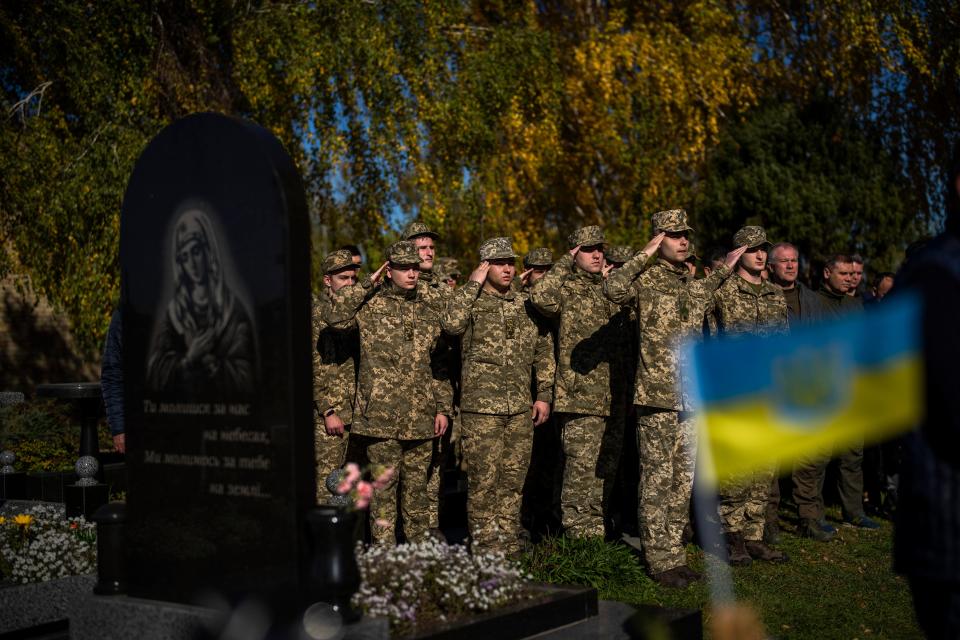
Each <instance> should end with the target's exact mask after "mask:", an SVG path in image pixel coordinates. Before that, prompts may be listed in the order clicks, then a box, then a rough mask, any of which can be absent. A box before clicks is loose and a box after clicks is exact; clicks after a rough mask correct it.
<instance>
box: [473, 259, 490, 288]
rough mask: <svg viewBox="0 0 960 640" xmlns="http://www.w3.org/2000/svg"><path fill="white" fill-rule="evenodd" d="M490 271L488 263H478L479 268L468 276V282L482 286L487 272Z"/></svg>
mask: <svg viewBox="0 0 960 640" xmlns="http://www.w3.org/2000/svg"><path fill="white" fill-rule="evenodd" d="M488 271H490V263H489V262H487V261H486V260H484V261H483V262H481V263H480V266H479V267H477V268H476V269H474V270H473V273H471V274H470V280H471V281H472V282H479V283H480V284H483V283H484V282H486V281H487V272H488Z"/></svg>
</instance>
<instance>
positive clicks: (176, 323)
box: [147, 208, 255, 396]
mask: <svg viewBox="0 0 960 640" xmlns="http://www.w3.org/2000/svg"><path fill="white" fill-rule="evenodd" d="M213 229H214V228H213V225H211V223H210V220H209V218H208V217H207V215H206V213H204V212H203V211H202V210H200V209H197V208H190V209H187V210H185V211H184V212H183V213H182V214H181V215H180V216H179V218H177V222H176V224H175V225H174V227H173V232H172V234H171V238H170V242H171V243H172V258H173V260H172V264H171V265H170V266H171V268H172V270H173V295H172V297H171V299H170V301H169V302H168V303H167V305H166V309H164V310H163V316H162V318H161V319H160V320H159V322H158V323H157V325H156V328H155V329H154V337H153V341H152V345H151V349H150V357H149V361H148V364H147V387H148V388H149V389H151V390H152V391H158V392H167V391H173V392H189V393H190V395H201V396H210V395H216V396H219V395H223V394H227V395H232V394H235V393H238V392H241V393H242V392H249V391H251V390H252V389H253V387H254V370H255V369H254V363H255V357H254V352H255V348H254V337H253V326H252V324H251V322H250V316H249V314H248V313H247V310H246V308H245V307H244V304H243V302H242V300H240V299H239V298H238V297H237V296H236V295H235V293H234V291H232V290H231V287H230V283H229V282H228V278H227V273H226V269H225V268H224V261H223V259H222V258H223V256H222V255H221V253H220V249H219V243H218V241H217V237H216V235H215V233H214V230H213Z"/></svg>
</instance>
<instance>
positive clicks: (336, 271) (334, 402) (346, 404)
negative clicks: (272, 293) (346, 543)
mask: <svg viewBox="0 0 960 640" xmlns="http://www.w3.org/2000/svg"><path fill="white" fill-rule="evenodd" d="M352 258H353V256H352V255H351V253H350V251H349V250H347V249H340V250H338V251H334V252H333V253H331V254H330V255H328V256H327V257H326V259H324V261H323V274H324V275H323V285H324V288H323V292H322V293H321V294H320V296H319V297H315V298H314V301H313V345H314V349H313V407H314V444H315V452H316V461H317V501H318V502H324V501H326V500H327V499H328V498H329V497H330V492H329V491H327V489H326V479H327V476H328V475H329V474H330V472H331V471H333V470H334V469H339V468H340V466H341V465H342V464H343V461H344V455H345V451H346V445H347V434H348V433H349V430H350V424H351V423H352V422H353V401H354V395H355V393H356V389H357V362H358V360H359V357H360V337H359V335H358V334H357V331H356V329H352V330H349V331H333V330H330V329H329V328H328V327H327V325H326V323H325V322H324V321H323V310H324V308H325V307H329V306H330V300H331V297H332V296H333V294H334V293H336V292H337V291H339V290H340V289H342V288H343V287H347V286H351V285H355V284H356V283H357V270H358V269H359V265H357V264H356V263H355V262H354V261H353V259H352Z"/></svg>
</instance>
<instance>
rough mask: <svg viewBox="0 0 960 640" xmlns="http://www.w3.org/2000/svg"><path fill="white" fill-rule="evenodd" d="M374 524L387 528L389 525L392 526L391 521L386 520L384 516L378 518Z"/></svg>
mask: <svg viewBox="0 0 960 640" xmlns="http://www.w3.org/2000/svg"><path fill="white" fill-rule="evenodd" d="M373 524H375V525H377V526H378V527H380V528H381V529H386V528H387V527H389V526H390V523H389V522H387V521H386V520H384V519H383V518H377V519H376V520H374V521H373Z"/></svg>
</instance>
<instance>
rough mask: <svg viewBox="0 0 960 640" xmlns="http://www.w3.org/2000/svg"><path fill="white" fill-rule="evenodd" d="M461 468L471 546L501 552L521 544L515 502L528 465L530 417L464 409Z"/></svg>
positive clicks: (521, 414)
mask: <svg viewBox="0 0 960 640" xmlns="http://www.w3.org/2000/svg"><path fill="white" fill-rule="evenodd" d="M461 418H462V421H461V424H462V426H463V431H462V432H461V433H460V441H461V443H462V445H463V464H462V468H463V470H464V471H465V472H466V473H467V479H468V482H469V485H468V487H469V493H468V495H467V523H468V526H469V529H470V535H471V537H472V539H473V548H474V549H480V550H486V549H491V548H492V549H496V550H498V551H503V552H505V553H512V552H514V551H519V550H521V539H522V536H523V526H522V525H521V524H520V503H521V501H522V497H523V483H524V480H525V479H526V476H527V469H529V467H530V450H531V449H532V447H533V420H532V418H531V417H530V414H529V413H527V412H524V413H518V414H516V415H512V416H498V415H490V414H485V413H463V414H462V416H461Z"/></svg>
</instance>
